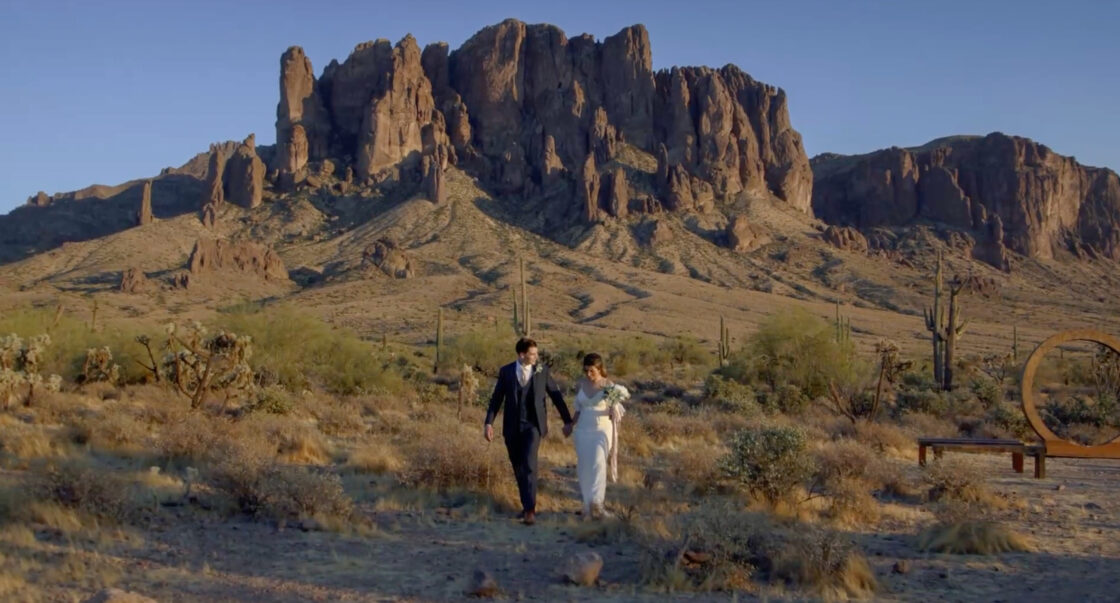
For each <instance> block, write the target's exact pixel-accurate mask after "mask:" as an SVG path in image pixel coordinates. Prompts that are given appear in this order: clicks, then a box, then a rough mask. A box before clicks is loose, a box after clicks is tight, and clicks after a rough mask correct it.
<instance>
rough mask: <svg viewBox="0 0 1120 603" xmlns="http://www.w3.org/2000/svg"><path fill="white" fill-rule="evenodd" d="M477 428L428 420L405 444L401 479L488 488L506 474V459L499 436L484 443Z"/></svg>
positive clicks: (438, 485) (437, 487) (430, 484)
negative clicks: (429, 421)
mask: <svg viewBox="0 0 1120 603" xmlns="http://www.w3.org/2000/svg"><path fill="white" fill-rule="evenodd" d="M479 432H480V430H478V429H468V428H467V426H465V425H461V424H458V423H456V422H453V421H444V420H436V421H434V422H432V423H428V424H427V425H426V426H425V427H424V428H423V429H420V430H419V431H418V432H417V433H416V435H415V436H414V437H412V438H410V439H409V441H408V442H407V443H406V444H405V447H404V450H403V452H404V458H405V459H406V461H405V464H404V467H403V468H402V469H401V470H400V471H399V472H398V478H399V479H400V481H401V483H403V484H404V485H406V486H411V487H424V488H431V489H434V490H438V491H441V492H442V491H447V490H450V489H456V488H461V489H464V490H471V491H475V492H488V491H490V489H491V487H492V486H493V485H494V484H495V483H497V482H499V481H502V480H505V479H506V478H507V477H509V475H508V474H509V472H510V469H509V460H508V457H507V455H506V449H505V446H503V445H502V442H501V440H500V439H499V438H495V440H494V441H493V442H489V443H487V442H485V441H484V440H483V439H482V437H481V435H480V433H479Z"/></svg>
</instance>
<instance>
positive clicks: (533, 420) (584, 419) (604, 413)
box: [483, 338, 630, 525]
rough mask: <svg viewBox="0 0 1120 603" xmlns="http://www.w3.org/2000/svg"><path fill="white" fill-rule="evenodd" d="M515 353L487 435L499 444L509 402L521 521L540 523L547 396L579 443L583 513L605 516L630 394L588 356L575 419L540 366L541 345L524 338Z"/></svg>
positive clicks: (508, 431) (498, 388)
mask: <svg viewBox="0 0 1120 603" xmlns="http://www.w3.org/2000/svg"><path fill="white" fill-rule="evenodd" d="M515 349H516V351H517V361H515V362H513V363H511V364H507V365H506V366H503V367H502V368H501V370H499V371H498V383H497V385H495V387H494V394H493V395H491V396H490V406H489V408H488V409H487V411H486V423H485V426H484V428H483V433H484V436H485V437H486V441H488V442H491V441H493V440H494V419H495V418H496V417H497V415H498V411H499V410H500V409H501V408H502V405H503V404H504V405H505V412H504V413H503V416H502V437H503V439H505V442H506V450H507V451H508V452H509V460H510V464H512V465H513V475H514V477H515V478H516V479H517V490H518V492H519V493H520V495H521V509H522V511H521V515H520V517H521V519H522V521H523V522H524V523H525V524H527V525H533V524H534V523H535V522H536V512H537V451H538V449H539V448H540V442H541V438H542V437H544V436H546V435H548V413H547V412H546V410H547V406H546V400H545V398H549V399H551V400H552V403H553V405H555V406H556V410H557V411H558V412H559V413H560V418H561V419H563V420H564V430H563V432H564V436H565V437H567V436H573V439H574V440H575V448H576V459H577V471H576V472H577V474H578V475H579V490H580V494H581V496H582V498H583V515H584V517H585V518H600V517H604V516H605V515H607V512H606V509H605V508H604V506H603V502H604V500H605V498H606V493H607V475H608V472H609V473H610V477H611V479H612V481H617V479H618V461H617V459H618V432H619V429H618V427H619V423H620V422H621V419H622V415H623V413H625V409H624V408H623V406H622V402H623V401H624V400H626V399H628V398H629V396H630V394H629V392H627V391H626V388H624V387H622V386H621V385H616V384H614V383H612V382H611V381H610V380H609V379H608V378H607V371H606V368H605V367H604V366H603V358H602V357H601V356H599V355H598V354H588V355H587V356H585V357H584V358H583V377H582V378H581V379H580V380H579V382H578V388H577V392H576V397H575V415H574V416H573V415H570V414H569V413H568V406H567V405H566V404H564V395H563V394H562V393H561V392H560V388H558V387H557V386H556V382H555V381H553V379H552V375H551V374H550V372H549V368H548V367H547V366H545V365H543V364H539V363H538V352H537V343H536V342H535V341H533V340H532V339H529V338H522V339H520V340H518V342H517V345H516V348H515Z"/></svg>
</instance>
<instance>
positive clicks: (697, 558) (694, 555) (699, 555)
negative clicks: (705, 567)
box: [682, 550, 712, 564]
mask: <svg viewBox="0 0 1120 603" xmlns="http://www.w3.org/2000/svg"><path fill="white" fill-rule="evenodd" d="M682 557H683V558H684V560H685V561H687V562H689V563H696V564H702V563H707V562H709V561H711V560H712V555H711V553H705V552H703V551H691V550H690V551H685V552H684V555H682Z"/></svg>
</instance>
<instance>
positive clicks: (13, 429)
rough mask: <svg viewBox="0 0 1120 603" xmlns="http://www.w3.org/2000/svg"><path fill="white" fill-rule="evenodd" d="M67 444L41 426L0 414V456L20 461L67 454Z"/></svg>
mask: <svg viewBox="0 0 1120 603" xmlns="http://www.w3.org/2000/svg"><path fill="white" fill-rule="evenodd" d="M67 448H68V447H67V446H66V445H65V442H64V441H60V439H59V438H52V437H51V436H50V434H49V433H48V432H47V431H46V430H44V429H43V428H42V427H39V426H35V425H28V424H26V423H23V422H22V421H17V420H14V419H12V418H10V417H7V416H3V415H0V458H3V457H11V458H13V459H18V460H21V461H28V460H33V459H43V458H55V457H59V456H64V455H66V454H67Z"/></svg>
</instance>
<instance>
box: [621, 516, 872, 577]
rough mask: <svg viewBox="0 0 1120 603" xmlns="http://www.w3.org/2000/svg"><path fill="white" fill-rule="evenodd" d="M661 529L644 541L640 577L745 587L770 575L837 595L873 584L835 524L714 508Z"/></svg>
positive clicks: (856, 553) (859, 555) (856, 552)
mask: <svg viewBox="0 0 1120 603" xmlns="http://www.w3.org/2000/svg"><path fill="white" fill-rule="evenodd" d="M666 532H667V533H661V534H658V533H651V534H647V535H646V538H645V540H644V542H643V550H642V552H643V555H642V564H641V565H642V578H643V581H644V582H645V583H647V584H650V585H651V586H656V587H660V588H664V589H666V590H701V591H712V590H745V589H748V588H751V587H752V586H753V585H755V584H756V583H758V582H768V583H771V584H782V585H792V586H794V587H797V588H802V589H806V590H810V591H814V592H817V593H819V594H821V595H824V596H826V597H836V598H847V597H864V596H867V595H868V594H869V593H871V592H873V591H874V589H875V588H876V584H875V579H874V577H873V574H872V573H871V570H870V568H869V566H868V564H867V561H866V559H864V557H863V556H862V555H861V554H860V553H859V552H858V551H857V550H856V549H855V547H853V546H852V545H851V543H849V542H847V541H846V540H844V539H842V538H841V537H840V535H839V534H837V533H836V532H833V531H829V530H821V529H819V528H814V527H811V526H807V525H801V524H792V525H783V524H778V523H776V522H775V521H774V520H773V519H771V518H770V517H768V516H767V515H765V514H761V513H745V512H742V511H738V510H735V509H731V508H724V507H712V508H701V509H699V510H697V511H694V512H692V513H688V514H685V515H682V516H679V517H678V518H677V519H676V520H674V522H673V525H670V526H668V527H667V529H666Z"/></svg>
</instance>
